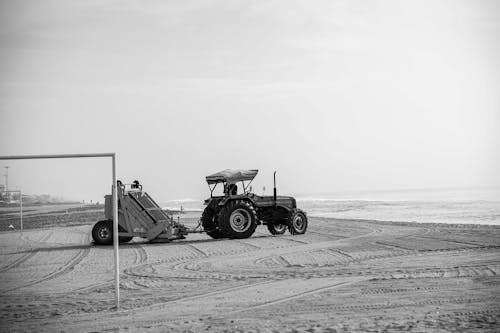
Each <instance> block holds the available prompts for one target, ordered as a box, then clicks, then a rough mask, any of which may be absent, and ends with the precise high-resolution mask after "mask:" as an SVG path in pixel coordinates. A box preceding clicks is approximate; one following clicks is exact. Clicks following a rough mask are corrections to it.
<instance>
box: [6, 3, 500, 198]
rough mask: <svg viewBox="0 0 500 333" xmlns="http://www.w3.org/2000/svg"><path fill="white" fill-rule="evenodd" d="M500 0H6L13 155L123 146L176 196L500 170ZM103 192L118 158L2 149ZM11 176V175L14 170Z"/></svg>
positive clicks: (162, 194)
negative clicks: (231, 186) (218, 188)
mask: <svg viewBox="0 0 500 333" xmlns="http://www.w3.org/2000/svg"><path fill="white" fill-rule="evenodd" d="M498 36H500V3H499V2H498V1H475V0H472V1H459V0H457V1H444V0H432V1H429V0H418V1H396V0H394V1H389V0H388V1H371V0H366V1H333V0H327V1H319V0H318V1H296V0H293V1H288V0H287V1H285V0H283V1H272V0H271V1H218V0H216V1H185V0H183V1H131V0H124V1H106V0H104V1H103V0H99V1H89V0H85V1H84V0H81V1H80V0H76V1H55V0H53V1H48V0H29V1H27V0H16V1H3V0H0V155H24V154H63V153H101V152H116V154H117V173H118V178H119V179H121V180H123V181H124V182H131V181H132V180H135V179H138V180H140V181H141V182H142V183H143V184H144V187H145V189H146V190H147V191H148V192H150V193H151V194H153V195H154V197H155V198H159V199H158V200H169V199H180V198H203V197H206V196H208V195H209V192H208V189H207V186H206V183H205V179H204V177H205V176H206V175H208V174H211V173H214V172H217V171H220V170H222V169H226V168H241V169H259V170H260V174H259V176H257V177H258V178H257V179H256V180H255V185H254V188H255V189H259V190H258V191H257V192H259V193H260V192H261V191H262V187H263V186H266V187H267V189H268V190H267V193H268V194H270V193H271V191H270V189H271V188H272V173H273V171H274V170H277V172H278V174H277V179H278V192H279V193H281V194H287V193H294V194H296V193H325V192H337V191H356V190H387V189H408V188H450V187H451V188H455V187H473V186H500V173H499V172H498V170H500V149H498V143H500V60H499V59H500V43H499V42H498ZM5 166H9V167H10V168H9V187H10V188H11V189H14V188H15V189H22V190H23V192H25V193H50V194H55V195H62V196H65V197H68V198H73V199H78V200H90V199H93V200H99V198H101V200H102V196H103V195H104V194H106V193H107V192H109V191H110V186H111V178H110V177H111V165H110V161H109V159H88V160H73V161H68V160H65V161H54V160H50V161H0V173H1V174H3V173H5V169H4V167H5ZM3 180H4V179H0V183H3Z"/></svg>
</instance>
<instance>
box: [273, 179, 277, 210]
mask: <svg viewBox="0 0 500 333" xmlns="http://www.w3.org/2000/svg"><path fill="white" fill-rule="evenodd" d="M273 177H274V208H276V197H277V195H276V171H274V176H273Z"/></svg>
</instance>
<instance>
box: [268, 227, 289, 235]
mask: <svg viewBox="0 0 500 333" xmlns="http://www.w3.org/2000/svg"><path fill="white" fill-rule="evenodd" d="M267 230H269V232H270V233H271V234H273V235H283V234H284V233H285V231H286V224H268V225H267Z"/></svg>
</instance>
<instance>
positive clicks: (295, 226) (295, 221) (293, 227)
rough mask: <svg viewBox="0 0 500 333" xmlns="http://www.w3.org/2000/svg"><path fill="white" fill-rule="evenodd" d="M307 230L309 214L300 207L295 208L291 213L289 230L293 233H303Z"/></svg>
mask: <svg viewBox="0 0 500 333" xmlns="http://www.w3.org/2000/svg"><path fill="white" fill-rule="evenodd" d="M306 230H307V216H306V214H305V213H304V212H303V211H301V210H300V209H294V210H293V212H292V214H291V215H290V224H289V225H288V231H290V233H291V234H292V235H302V234H304V233H305V232H306Z"/></svg>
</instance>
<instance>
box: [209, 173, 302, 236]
mask: <svg viewBox="0 0 500 333" xmlns="http://www.w3.org/2000/svg"><path fill="white" fill-rule="evenodd" d="M257 173H258V170H230V169H227V170H224V171H221V172H217V173H215V174H212V175H210V176H207V177H206V181H207V183H208V187H209V189H210V198H208V199H206V200H205V202H204V203H205V205H206V208H205V209H204V211H203V214H202V216H201V223H202V227H203V230H204V231H205V232H206V233H207V234H208V235H209V236H210V237H212V238H216V239H217V238H248V237H250V236H251V235H252V234H253V233H254V232H255V229H256V227H257V225H261V224H262V225H265V226H267V229H268V230H269V232H270V233H271V234H273V235H281V234H284V233H285V231H286V230H287V229H288V231H289V232H290V233H291V234H292V235H300V234H304V233H305V232H306V229H307V216H306V213H305V212H303V211H302V210H300V209H297V202H296V200H295V198H293V197H289V196H278V195H277V194H276V172H274V193H273V195H272V196H259V195H256V194H254V193H252V192H251V186H250V184H251V183H252V181H253V179H254V178H255V176H257ZM245 182H246V183H245ZM239 183H241V186H242V187H241V188H240V191H238V184H239ZM219 184H222V186H223V194H222V195H219V196H214V195H213V194H214V190H215V188H216V187H217V185H219Z"/></svg>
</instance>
